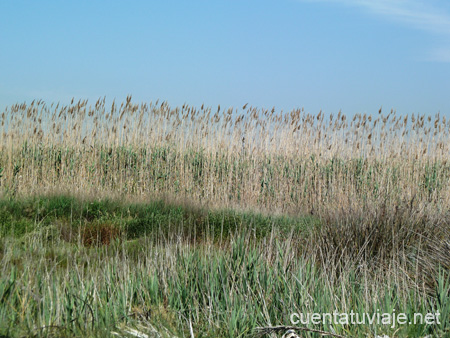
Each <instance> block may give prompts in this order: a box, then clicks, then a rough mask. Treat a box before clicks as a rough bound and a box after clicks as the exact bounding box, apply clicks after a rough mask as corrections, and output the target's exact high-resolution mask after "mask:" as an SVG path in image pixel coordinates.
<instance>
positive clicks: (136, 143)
mask: <svg viewBox="0 0 450 338" xmlns="http://www.w3.org/2000/svg"><path fill="white" fill-rule="evenodd" d="M449 129H450V122H449V121H447V120H446V118H445V117H442V116H440V115H439V114H437V115H436V116H434V117H431V116H428V117H427V116H424V115H415V114H411V115H410V116H408V115H407V116H399V115H397V114H396V113H395V112H393V111H391V112H390V113H389V114H384V113H383V112H381V110H380V112H379V113H376V114H374V115H367V114H356V115H355V116H354V117H353V118H347V116H346V115H344V114H342V113H341V112H339V113H338V114H337V115H333V114H329V115H326V114H324V113H322V112H320V113H319V114H317V115H312V114H309V113H306V112H305V111H304V110H303V109H297V110H293V111H292V112H290V113H284V112H276V111H275V110H274V109H272V110H270V111H269V110H266V109H257V108H254V107H247V106H246V107H244V108H243V109H233V108H229V109H220V107H219V108H218V109H212V108H209V107H204V106H202V107H200V108H195V107H190V106H188V105H183V106H182V107H176V108H171V107H170V106H169V104H168V103H167V102H162V103H159V102H158V101H157V102H156V103H149V104H147V103H142V104H135V103H133V102H132V101H131V97H128V98H127V100H126V102H123V103H121V104H120V105H118V104H116V103H115V102H113V104H112V106H111V107H106V104H105V100H104V99H103V100H98V101H97V102H96V103H95V105H89V104H88V102H87V101H78V102H72V104H70V105H67V106H60V105H59V104H50V105H46V104H45V103H44V102H42V101H33V102H32V103H31V104H29V105H27V104H25V103H23V104H16V105H13V106H11V107H10V108H8V109H6V110H5V111H4V112H3V113H2V115H1V127H0V170H1V178H0V183H1V188H2V192H3V194H9V195H11V194H13V195H14V194H25V195H26V194H33V193H42V192H45V191H51V190H53V189H55V188H56V187H57V188H58V189H60V190H65V191H70V192H83V193H87V192H90V193H93V194H102V193H103V194H109V195H111V194H114V195H120V196H159V197H171V198H175V199H177V198H178V199H181V200H190V201H193V202H195V203H197V204H208V205H210V206H218V207H237V208H247V209H259V210H266V211H268V212H294V213H298V212H311V213H318V212H319V211H320V210H321V209H323V208H328V209H336V208H338V207H339V208H340V207H343V208H345V209H349V208H352V209H361V210H363V209H364V208H365V207H366V206H367V205H370V204H371V203H380V202H383V203H385V204H386V205H387V206H388V207H393V206H395V205H396V204H398V203H400V202H401V201H403V200H412V199H414V203H415V206H417V207H419V208H422V207H425V206H426V205H428V204H432V205H434V206H436V208H437V210H442V209H444V208H446V206H448V205H449V202H450V201H449V196H450V191H449V189H450V188H449V187H450V184H449V183H450V182H449V177H450V176H449V172H450V163H449V161H448V160H449V159H448V157H449V151H450V148H449V147H450V137H449Z"/></svg>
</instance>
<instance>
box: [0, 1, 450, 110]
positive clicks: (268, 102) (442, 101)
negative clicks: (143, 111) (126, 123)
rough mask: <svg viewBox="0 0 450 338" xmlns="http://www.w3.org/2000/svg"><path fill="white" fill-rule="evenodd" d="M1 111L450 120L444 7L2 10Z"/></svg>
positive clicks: (137, 4)
mask: <svg viewBox="0 0 450 338" xmlns="http://www.w3.org/2000/svg"><path fill="white" fill-rule="evenodd" d="M0 48H1V49H0V51H1V52H0V109H2V110H3V109H4V108H5V107H6V106H7V105H11V104H13V103H16V102H23V101H26V102H30V101H31V100H32V99H35V98H36V99H44V100H45V101H47V102H53V101H60V102H62V103H68V102H69V101H70V99H71V98H72V97H75V98H76V99H85V98H87V99H89V100H91V101H92V103H94V101H96V99H98V98H99V97H103V96H106V98H107V100H108V101H112V99H114V98H115V99H116V100H119V101H121V100H123V99H124V98H125V97H126V96H127V95H128V94H132V95H133V101H147V102H149V101H155V100H156V99H160V100H167V101H168V102H169V104H170V105H171V106H176V105H182V104H183V103H185V102H186V103H188V104H190V105H195V106H200V105H201V104H202V103H205V104H206V105H208V106H217V105H218V104H220V105H221V106H222V107H229V106H233V107H241V106H242V105H244V104H245V103H247V102H248V103H249V104H250V105H253V106H257V107H265V108H272V107H273V106H275V108H276V109H277V110H281V109H282V110H285V111H286V110H291V109H293V108H298V107H304V108H305V110H306V111H308V112H311V113H318V112H319V110H321V109H322V110H323V111H325V112H327V113H334V112H337V111H339V110H340V109H342V111H343V112H345V113H348V114H354V113H357V112H367V113H374V112H376V111H378V109H379V108H380V106H383V110H385V111H389V110H390V109H391V108H393V109H395V110H396V111H397V112H399V113H401V114H406V113H425V114H432V115H434V114H435V113H437V112H438V111H440V112H441V113H442V114H445V115H448V116H450V2H449V1H448V0H428V1H422V0H389V1H388V0H316V1H314V0H272V1H271V0H258V1H256V0H223V1H213V0H203V1H197V0H190V1H175V0H164V1H138V0H135V1H92V0H91V1H84V0H78V1H45V0H44V1H21V0H2V1H1V2H0Z"/></svg>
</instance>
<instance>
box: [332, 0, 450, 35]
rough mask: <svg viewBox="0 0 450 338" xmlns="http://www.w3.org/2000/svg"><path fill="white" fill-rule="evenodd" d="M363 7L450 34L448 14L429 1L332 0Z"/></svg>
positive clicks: (421, 26) (427, 28)
mask: <svg viewBox="0 0 450 338" xmlns="http://www.w3.org/2000/svg"><path fill="white" fill-rule="evenodd" d="M332 1H334V2H342V3H345V4H348V5H354V6H359V7H363V8H365V9H367V10H369V11H370V12H373V13H375V14H379V15H383V16H386V17H389V18H390V19H392V20H395V21H399V22H404V23H407V24H410V25H412V26H414V27H416V28H420V29H424V30H427V31H430V32H434V33H438V34H445V35H450V14H449V13H445V12H444V11H443V10H442V9H439V8H436V7H434V6H433V5H432V3H431V2H430V1H428V2H423V1H418V0H332Z"/></svg>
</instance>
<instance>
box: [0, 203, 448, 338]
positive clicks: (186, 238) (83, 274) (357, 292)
mask: <svg viewBox="0 0 450 338" xmlns="http://www.w3.org/2000/svg"><path fill="white" fill-rule="evenodd" d="M352 217H354V215H347V216H344V215H339V216H335V217H334V218H328V219H327V218H324V217H320V218H319V217H313V216H307V217H295V218H288V217H270V216H262V215H260V214H250V213H238V212H233V211H208V210H203V209H199V208H194V207H189V206H186V205H180V204H178V205H174V204H171V203H168V202H165V201H157V202H146V203H144V202H142V203H139V204H136V203H135V204H132V203H129V202H123V201H122V202H119V201H113V200H93V199H92V200H89V199H80V198H78V199H77V198H72V197H67V196H40V197H29V198H20V199H14V198H9V199H8V198H3V199H2V200H1V201H0V222H1V223H0V227H1V228H0V229H1V237H0V261H1V265H0V266H1V277H0V299H1V302H0V335H1V336H3V337H28V336H34V337H74V336H85V337H108V336H111V337H112V336H118V335H120V336H123V337H133V336H136V334H146V335H148V336H149V337H190V336H191V333H190V330H191V329H190V328H191V327H192V332H193V333H194V335H195V337H230V338H231V337H245V336H251V335H253V334H254V329H255V327H257V326H270V325H281V324H285V325H290V315H291V314H292V313H293V312H296V313H313V312H318V313H326V312H333V311H338V312H341V313H350V311H354V312H356V313H363V312H367V313H376V312H377V311H378V312H380V313H382V312H387V313H392V312H393V311H396V312H397V313H400V312H403V313H406V314H407V315H408V318H411V317H412V316H413V314H414V313H416V312H419V313H422V314H426V313H435V312H437V311H439V313H440V323H441V324H440V325H437V324H436V325H400V326H395V327H390V326H387V325H380V324H373V325H368V324H367V325H345V324H342V325H335V324H333V325H309V326H308V327H309V328H315V329H321V330H325V331H328V332H331V333H333V332H334V333H336V334H340V335H343V336H346V337H374V336H376V335H383V334H386V335H388V336H389V337H394V336H395V337H424V336H427V335H431V336H436V337H446V336H449V333H450V331H449V330H450V324H449V323H450V277H449V265H448V252H447V256H445V255H446V252H445V248H444V247H443V245H448V244H449V243H448V242H445V241H442V239H443V238H445V237H441V238H439V237H438V235H437V234H438V233H437V232H435V237H434V238H433V237H432V236H428V237H426V238H425V237H424V236H423V233H421V230H420V229H421V228H423V227H424V224H423V223H420V222H423V221H426V222H427V224H428V222H430V221H431V220H430V219H426V220H424V219H422V220H420V219H412V218H409V222H410V223H409V224H408V227H409V229H411V231H407V232H406V233H403V232H404V229H403V228H402V227H401V226H399V225H398V224H397V223H401V222H406V221H408V218H407V214H406V212H405V213H404V214H401V212H399V214H398V215H397V216H396V217H397V219H395V218H392V216H391V215H390V216H379V218H378V219H377V220H376V221H377V224H376V227H380V226H383V224H384V227H389V226H390V227H391V228H390V229H384V231H385V232H389V231H395V233H392V236H393V237H397V239H398V241H396V240H394V238H391V241H390V244H389V243H387V242H386V243H384V244H380V243H378V244H377V245H376V246H375V244H374V243H373V242H372V241H368V240H364V241H362V242H361V243H360V247H357V245H358V244H357V243H358V241H357V240H358V239H359V238H358V236H362V234H359V235H358V231H360V229H364V228H365V227H366V230H365V231H371V230H373V229H368V228H367V227H370V222H369V221H370V220H373V218H372V217H365V218H364V217H363V216H359V217H357V220H352ZM383 217H389V218H387V219H385V218H383ZM408 217H409V216H408ZM356 221H357V222H358V226H354V225H352V224H355V222H356ZM413 221H414V222H416V223H413ZM433 221H436V222H437V221H438V220H436V219H435V220H433ZM444 221H445V220H441V221H440V222H441V223H439V226H440V227H439V228H440V229H442V225H443V224H445V222H444ZM352 222H353V223H352ZM446 224H448V223H446ZM332 229H334V232H333V231H331V230H332ZM402 229H403V230H402ZM427 231H429V229H427ZM447 231H448V226H447ZM414 233H415V234H414ZM436 236H437V237H436ZM349 238H350V239H353V243H355V244H354V247H352V246H347V247H348V251H349V252H347V253H346V252H344V251H341V250H340V246H343V245H344V244H345V243H348V239H349ZM427 238H428V239H427ZM372 240H374V241H376V240H381V239H377V236H376V235H375V236H373V237H372ZM352 250H353V251H352ZM441 250H444V251H441ZM445 263H447V265H446V266H445ZM304 336H305V337H318V336H319V335H318V334H314V333H305V335H304Z"/></svg>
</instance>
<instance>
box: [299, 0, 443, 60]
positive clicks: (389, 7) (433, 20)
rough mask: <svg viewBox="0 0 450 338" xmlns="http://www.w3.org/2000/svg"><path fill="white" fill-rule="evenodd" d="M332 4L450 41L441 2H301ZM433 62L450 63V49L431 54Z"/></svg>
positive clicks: (380, 0) (339, 0)
mask: <svg viewBox="0 0 450 338" xmlns="http://www.w3.org/2000/svg"><path fill="white" fill-rule="evenodd" d="M301 1H308V2H329V3H335V4H342V5H346V6H352V7H360V8H362V9H364V10H366V11H368V12H369V13H373V14H375V15H380V16H383V17H386V18H388V19H389V20H392V21H395V22H400V23H403V24H407V25H409V26H411V27H413V28H416V29H421V30H424V31H428V32H430V33H433V34H437V35H440V36H444V37H446V38H449V37H450V13H449V12H448V11H447V10H446V9H444V8H440V7H439V6H438V5H437V1H431V0H429V1H423V0H301ZM430 54H431V56H430V58H429V59H430V60H433V61H439V62H450V46H445V47H440V48H436V49H435V50H433V51H431V52H430Z"/></svg>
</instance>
